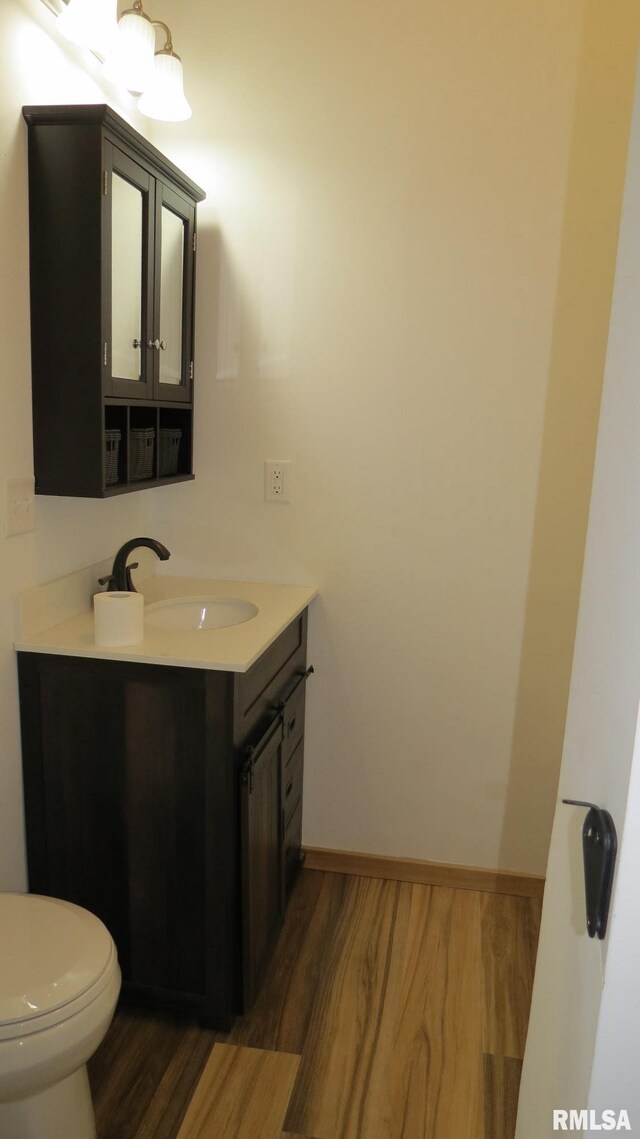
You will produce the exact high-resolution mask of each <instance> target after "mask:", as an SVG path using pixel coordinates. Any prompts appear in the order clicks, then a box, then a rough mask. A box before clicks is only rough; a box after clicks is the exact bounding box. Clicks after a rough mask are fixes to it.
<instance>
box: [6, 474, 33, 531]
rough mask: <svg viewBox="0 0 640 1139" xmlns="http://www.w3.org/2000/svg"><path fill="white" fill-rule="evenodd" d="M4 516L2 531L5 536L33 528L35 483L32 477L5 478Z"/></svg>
mask: <svg viewBox="0 0 640 1139" xmlns="http://www.w3.org/2000/svg"><path fill="white" fill-rule="evenodd" d="M4 517H5V529H4V532H5V536H6V537H7V538H12V537H13V536H14V535H15V534H26V533H27V532H28V531H29V530H35V528H36V507H35V485H34V481H33V479H32V478H24V479H6V481H5V484H4Z"/></svg>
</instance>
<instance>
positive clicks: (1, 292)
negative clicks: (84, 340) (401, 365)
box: [0, 0, 149, 889]
mask: <svg viewBox="0 0 640 1139" xmlns="http://www.w3.org/2000/svg"><path fill="white" fill-rule="evenodd" d="M52 26H53V16H52V15H51V14H50V13H49V12H47V10H46V9H45V8H44V7H43V5H42V4H41V3H40V0H3V3H2V4H1V5H0V43H1V44H2V67H1V68H0V154H1V155H2V162H1V163H0V228H1V233H2V260H1V270H0V345H2V367H1V368H0V491H1V493H2V494H4V480H5V479H6V478H15V477H18V476H21V475H28V474H31V473H32V472H33V461H32V449H31V392H30V388H31V379H30V376H31V372H30V368H31V365H30V347H29V297H28V287H29V278H28V263H27V258H28V212H27V162H26V128H25V124H24V122H23V119H22V114H21V108H22V106H23V104H28V103H56V102H61V103H65V102H70V103H81V102H88V103H91V102H94V103H95V102H106V101H108V96H109V97H111V96H112V95H113V89H111V88H106V87H105V88H104V89H103V88H101V87H100V85H99V83H98V82H97V81H96V76H97V75H98V68H97V64H94V62H93V60H92V58H91V57H88V58H87V61H86V62H87V64H88V68H89V71H88V72H87V71H85V70H82V69H78V66H77V62H76V61H77V60H78V59H80V56H79V55H78V54H77V53H76V52H75V50H74V49H73V48H68V49H66V48H65V47H64V46H63V45H62V41H56V40H55V39H53V38H52V37H51V35H50V34H49V31H48V29H51V28H52ZM114 105H115V106H116V109H118V103H117V102H116V103H115V104H114ZM119 109H120V110H121V111H124V112H125V114H128V112H129V107H128V106H127V105H124V106H122V105H120V107H119ZM72 221H73V219H70V224H71V223H72ZM36 515H37V519H36V523H37V529H36V531H35V533H32V534H24V535H21V536H19V537H14V538H7V539H5V538H4V536H3V535H4V530H2V532H0V598H1V600H0V724H1V725H2V730H1V732H0V737H1V741H0V889H19V888H22V887H23V886H24V884H25V880H26V879H25V865H24V843H23V827H22V790H21V789H22V775H21V766H20V743H19V722H18V707H17V688H16V678H15V659H14V653H13V648H12V644H13V623H12V609H11V598H12V597H13V595H14V594H15V593H17V592H18V591H19V590H22V589H27V588H29V587H30V586H32V585H35V584H37V583H38V582H42V581H48V580H51V579H52V578H55V577H59V576H60V575H61V574H64V573H69V572H70V571H71V570H74V569H77V568H79V567H80V566H82V565H87V564H90V563H91V562H95V561H99V560H100V559H102V558H105V557H109V556H110V555H111V553H112V552H114V551H115V550H116V549H117V548H118V546H119V545H120V544H121V542H123V541H124V540H125V539H126V538H128V537H131V536H132V535H134V534H140V533H144V531H145V530H146V529H147V526H148V519H149V497H148V495H145V494H140V495H130V496H127V497H126V498H123V499H118V500H112V501H107V502H91V501H88V500H78V501H74V500H73V499H62V498H50V499H49V498H38V499H37V501H36Z"/></svg>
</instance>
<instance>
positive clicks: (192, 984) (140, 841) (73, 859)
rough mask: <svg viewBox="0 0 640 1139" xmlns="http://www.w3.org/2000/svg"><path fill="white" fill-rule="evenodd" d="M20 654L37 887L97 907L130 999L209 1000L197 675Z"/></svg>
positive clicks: (32, 878) (200, 683)
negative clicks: (131, 996)
mask: <svg viewBox="0 0 640 1139" xmlns="http://www.w3.org/2000/svg"><path fill="white" fill-rule="evenodd" d="M23 656H24V657H26V658H27V659H26V660H21V662H20V670H21V701H22V723H23V748H24V754H25V801H26V814H27V845H28V854H29V889H30V890H31V891H32V892H34V893H43V894H51V895H52V896H54V897H59V898H64V899H66V900H67V901H70V902H75V903H76V904H77V905H80V906H84V907H85V908H86V909H88V910H91V911H92V912H93V913H95V914H97V916H98V917H99V918H100V919H101V920H102V921H103V922H104V923H105V925H106V926H107V928H108V929H109V932H110V933H111V935H112V937H113V939H114V941H115V943H116V946H117V950H118V957H119V960H120V965H121V968H122V975H123V982H124V986H125V990H126V991H128V992H129V993H130V994H132V995H135V996H137V997H139V998H141V999H143V1000H157V1001H160V1002H161V1003H165V1004H171V1003H182V1004H185V1003H187V1005H188V1004H189V1002H194V1003H197V1002H198V1001H199V1002H201V1001H202V998H203V995H204V993H205V986H206V949H205V927H206V894H205V791H206V787H205V784H206V779H205V754H206V746H205V729H204V707H205V697H204V680H203V678H202V674H201V673H200V672H198V671H197V670H195V669H179V668H178V669H172V668H155V669H154V668H150V667H148V666H137V665H134V664H129V663H128V662H115V661H98V660H76V659H73V658H65V657H57V656H50V657H48V656H42V657H37V656H32V654H23Z"/></svg>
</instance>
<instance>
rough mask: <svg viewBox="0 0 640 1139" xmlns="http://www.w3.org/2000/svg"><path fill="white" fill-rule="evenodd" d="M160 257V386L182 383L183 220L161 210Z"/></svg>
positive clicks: (170, 212)
mask: <svg viewBox="0 0 640 1139" xmlns="http://www.w3.org/2000/svg"><path fill="white" fill-rule="evenodd" d="M161 216H162V221H161V227H162V234H161V256H160V383H161V384H172V385H175V386H180V384H182V382H183V371H184V367H183V311H184V249H185V223H184V220H183V219H182V218H180V217H178V216H177V215H176V214H174V213H173V211H172V210H169V209H167V207H166V206H165V205H163V207H162V215H161Z"/></svg>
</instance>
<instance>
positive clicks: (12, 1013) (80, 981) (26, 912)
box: [0, 894, 113, 1025]
mask: <svg viewBox="0 0 640 1139" xmlns="http://www.w3.org/2000/svg"><path fill="white" fill-rule="evenodd" d="M112 957H113V942H112V940H111V936H110V934H109V932H108V930H107V929H106V927H105V926H104V925H103V924H102V922H101V921H100V920H99V918H97V917H96V916H95V915H94V914H90V913H89V912H88V910H83V909H81V908H80V906H74V905H73V904H72V903H71V902H62V901H60V900H59V899H57V898H44V897H40V896H39V895H38V894H0V1024H4V1025H7V1024H11V1023H13V1022H15V1021H25V1020H28V1019H31V1018H33V1017H38V1016H42V1015H43V1014H45V1013H50V1012H53V1011H54V1010H55V1009H57V1008H60V1007H61V1006H63V1005H67V1004H69V1003H70V1002H71V1001H74V1000H76V999H77V998H78V997H80V996H81V995H82V993H84V992H86V991H87V989H90V988H91V986H93V985H95V983H96V981H97V980H98V978H99V977H100V976H101V974H102V973H104V971H105V969H106V968H107V966H108V965H109V964H110V961H111V960H112Z"/></svg>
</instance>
